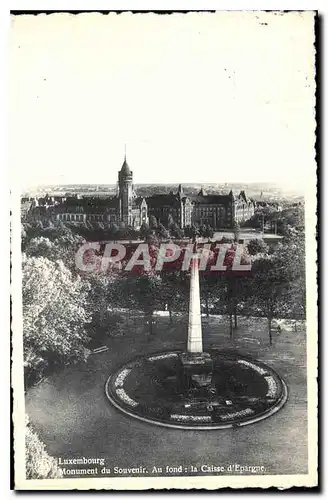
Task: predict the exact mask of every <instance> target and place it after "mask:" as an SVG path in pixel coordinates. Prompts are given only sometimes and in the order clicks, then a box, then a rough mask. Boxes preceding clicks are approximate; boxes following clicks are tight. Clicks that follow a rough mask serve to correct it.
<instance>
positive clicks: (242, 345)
mask: <svg viewBox="0 0 328 500" xmlns="http://www.w3.org/2000/svg"><path fill="white" fill-rule="evenodd" d="M228 332H229V328H228V323H227V321H225V319H224V318H222V317H221V318H218V317H210V318H208V319H207V318H203V337H204V348H205V349H206V347H218V348H224V349H227V350H230V349H231V350H234V351H235V350H237V351H238V352H240V353H243V354H245V355H250V356H252V357H254V358H257V359H259V360H260V361H263V362H264V363H267V364H268V365H270V366H271V367H272V368H273V369H275V370H276V371H277V372H278V373H279V374H280V375H281V377H282V378H283V379H284V380H285V382H286V384H287V386H288V390H289V398H288V401H287V403H286V405H285V406H284V407H283V408H282V409H281V410H280V411H279V412H278V413H276V414H275V415H274V416H272V417H270V418H268V419H266V420H263V421H261V422H259V423H256V424H254V425H250V426H246V427H242V428H237V429H224V430H218V431H194V430H193V431H190V430H180V429H167V428H160V427H156V426H154V425H150V424H147V423H144V422H141V421H138V420H135V419H132V418H130V417H128V416H126V415H124V414H122V413H121V412H119V411H118V410H117V409H115V408H114V407H112V406H111V405H110V403H109V402H108V400H107V398H106V396H105V393H104V385H105V382H106V380H107V378H108V375H109V374H110V373H112V372H114V371H115V370H116V369H118V368H119V367H120V366H121V365H122V364H124V363H125V362H127V361H128V360H129V359H131V358H132V357H134V356H137V355H140V354H145V353H150V352H155V351H158V350H161V349H163V350H166V349H184V347H185V345H186V336H187V318H186V317H185V316H182V315H180V316H176V317H174V321H173V324H172V325H170V322H169V318H168V317H156V319H155V325H154V329H153V335H152V336H149V335H147V327H146V326H145V325H144V323H143V319H142V318H141V317H138V318H130V321H128V322H127V323H126V325H125V328H124V334H123V335H119V336H115V337H112V338H107V339H106V340H105V344H106V346H107V347H108V349H107V350H106V351H103V352H101V353H98V354H96V353H95V354H92V355H91V356H90V357H89V359H88V361H87V363H85V364H84V363H81V364H77V365H74V366H67V367H65V368H64V369H62V370H61V371H59V372H58V373H55V374H53V375H52V376H51V377H49V378H48V379H46V380H44V381H42V382H41V383H40V384H38V385H37V386H35V387H32V388H31V389H29V390H28V392H27V394H26V411H27V413H28V414H29V416H30V419H31V421H32V423H33V424H34V426H35V428H36V430H37V431H38V433H39V435H40V437H41V439H42V440H43V441H44V443H45V444H46V447H47V450H48V452H49V453H50V454H51V455H53V456H55V457H57V458H59V457H61V458H65V457H66V458H74V457H83V456H84V457H99V458H104V459H105V466H106V468H110V469H111V473H110V475H112V474H113V467H115V466H116V467H120V468H125V467H138V466H140V467H141V466H143V467H146V468H147V470H148V472H149V473H151V472H150V471H151V470H152V467H153V466H156V467H163V468H164V469H165V466H166V465H170V466H180V465H182V467H183V468H184V467H187V468H190V466H191V465H192V466H194V467H197V468H198V470H200V467H201V466H202V465H206V464H207V465H214V466H219V465H223V466H228V465H230V464H240V465H252V466H264V467H265V470H264V471H263V473H265V474H301V473H306V472H307V404H306V342H305V329H304V326H299V327H298V331H297V332H295V331H293V330H292V329H291V328H289V329H288V330H286V329H284V327H283V329H282V332H281V334H280V335H279V336H274V339H273V346H271V347H270V346H269V339H268V334H267V331H266V322H265V321H264V320H262V319H259V318H257V319H255V318H248V319H247V318H239V328H238V330H237V331H236V332H235V335H234V339H233V341H230V340H229V333H228ZM188 470H189V469H188ZM177 474H179V472H177ZM221 474H222V472H221ZM230 474H231V472H230Z"/></svg>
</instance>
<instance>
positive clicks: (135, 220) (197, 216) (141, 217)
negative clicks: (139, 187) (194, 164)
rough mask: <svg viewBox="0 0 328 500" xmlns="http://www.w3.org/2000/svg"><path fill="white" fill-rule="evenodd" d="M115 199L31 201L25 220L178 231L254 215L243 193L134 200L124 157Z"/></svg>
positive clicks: (223, 225)
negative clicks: (153, 224)
mask: <svg viewBox="0 0 328 500" xmlns="http://www.w3.org/2000/svg"><path fill="white" fill-rule="evenodd" d="M117 186H118V189H117V194H116V196H113V197H108V198H101V197H89V196H85V197H83V196H71V197H50V196H48V195H47V196H46V197H45V198H39V199H33V200H32V201H31V204H30V208H29V211H28V214H25V218H26V217H27V218H29V219H31V218H32V219H33V218H34V219H37V220H49V219H50V220H60V221H63V222H80V223H81V222H82V223H83V222H84V223H85V222H87V221H90V222H99V223H100V222H102V223H106V224H122V225H124V226H131V227H134V228H136V229H138V228H140V226H141V225H142V224H143V223H148V222H149V218H150V217H152V216H153V217H155V218H156V219H157V221H158V222H161V223H162V224H163V225H164V226H166V227H167V226H168V225H169V224H170V223H172V222H175V223H176V224H178V225H179V226H180V227H181V228H184V227H186V226H191V225H192V224H199V225H204V224H205V225H209V226H211V227H212V228H213V229H223V228H231V227H233V225H234V223H235V222H239V223H240V222H242V221H244V220H247V219H249V218H250V217H252V215H254V208H255V205H254V202H253V201H252V200H250V199H249V198H248V197H247V196H246V193H245V191H241V192H240V194H239V195H238V196H235V195H234V194H233V192H232V191H230V193H229V194H207V193H206V192H205V191H204V189H201V190H200V191H199V193H198V194H197V195H187V194H185V193H184V190H183V188H182V186H181V184H180V185H179V187H178V190H177V192H175V193H174V192H173V191H171V193H169V194H156V195H153V196H148V197H140V196H137V195H136V193H135V190H134V186H133V172H132V171H131V169H130V167H129V165H128V163H127V160H126V157H125V158H124V162H123V165H122V168H121V170H120V171H119V173H118V185H117Z"/></svg>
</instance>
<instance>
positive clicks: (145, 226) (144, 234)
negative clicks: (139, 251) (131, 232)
mask: <svg viewBox="0 0 328 500" xmlns="http://www.w3.org/2000/svg"><path fill="white" fill-rule="evenodd" d="M148 234H149V226H148V224H146V222H143V223H142V224H141V227H140V236H141V238H142V239H143V240H145V239H146V238H147V236H148Z"/></svg>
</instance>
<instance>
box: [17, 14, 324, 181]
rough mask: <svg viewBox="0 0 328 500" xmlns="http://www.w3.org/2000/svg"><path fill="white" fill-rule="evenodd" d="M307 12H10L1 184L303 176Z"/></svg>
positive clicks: (310, 71) (309, 172)
mask: <svg viewBox="0 0 328 500" xmlns="http://www.w3.org/2000/svg"><path fill="white" fill-rule="evenodd" d="M313 43H314V28H313V14H312V13H311V12H307V13H298V12H294V13H285V14H283V13H277V14H275V13H264V12H263V13H261V12H255V13H253V12H244V13H242V12H229V13H227V12H222V13H217V14H210V13H207V14H204V13H203V14H199V13H198V14H197V13H194V14H192V13H189V14H186V15H183V14H174V15H155V14H139V15H136V14H129V13H125V14H123V15H116V14H110V15H101V14H99V13H98V14H97V13H94V14H91V13H87V14H80V15H70V14H52V15H47V16H46V15H38V16H32V15H29V16H13V17H12V22H11V33H10V55H9V63H10V72H9V141H10V144H9V156H10V173H11V176H12V182H15V183H19V184H20V185H21V186H22V187H30V186H35V185H41V184H68V183H77V184H82V183H95V184H98V183H101V184H106V183H108V184H113V183H115V182H116V181H117V171H118V169H119V168H120V167H121V165H122V162H123V158H124V147H125V144H126V147H127V159H128V163H129V165H130V167H131V169H132V170H133V172H134V182H135V183H148V182H149V183H179V182H182V183H189V182H195V183H207V182H210V183H225V182H228V183H229V182H231V183H233V182H274V183H280V184H284V185H285V186H286V187H288V188H295V189H299V190H303V188H304V187H305V186H306V185H307V184H308V182H309V180H311V182H313V179H314V176H315V169H316V165H315V160H314V141H315V118H314V104H315V100H314V93H315V83H314V77H315V75H314V57H315V52H314V46H313Z"/></svg>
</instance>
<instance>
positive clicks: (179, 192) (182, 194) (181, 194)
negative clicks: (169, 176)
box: [177, 184, 185, 198]
mask: <svg viewBox="0 0 328 500" xmlns="http://www.w3.org/2000/svg"><path fill="white" fill-rule="evenodd" d="M177 195H178V196H179V198H183V197H184V196H185V195H184V192H183V188H182V186H181V184H179V187H178V192H177Z"/></svg>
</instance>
